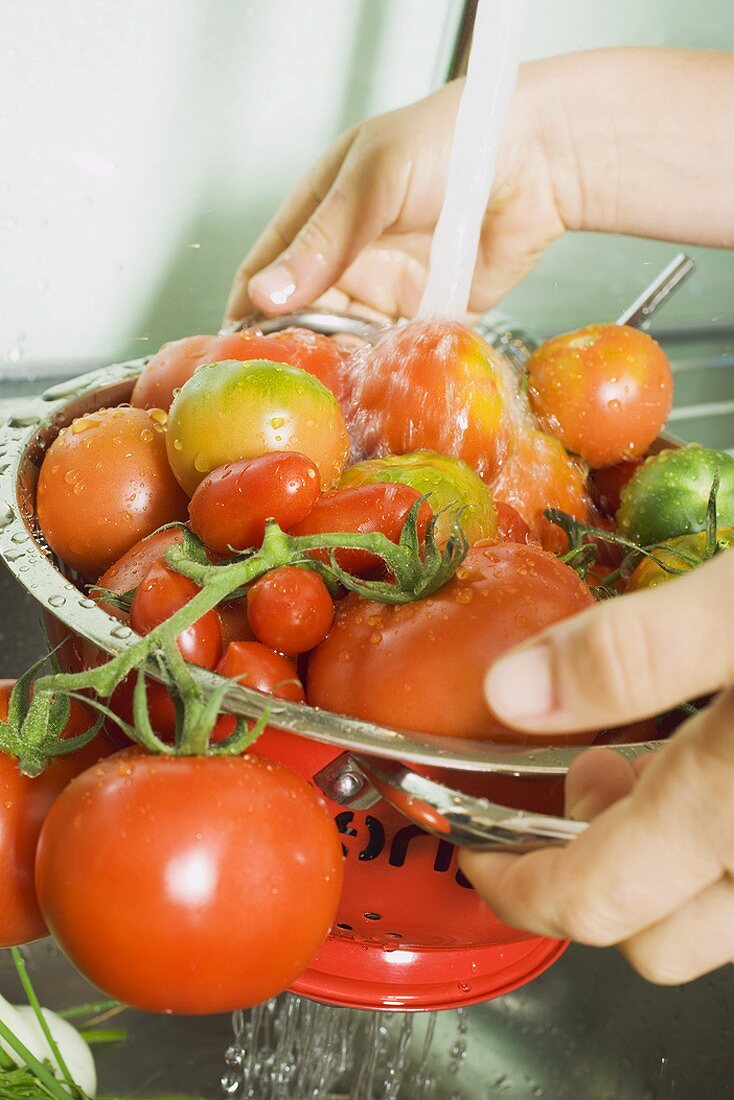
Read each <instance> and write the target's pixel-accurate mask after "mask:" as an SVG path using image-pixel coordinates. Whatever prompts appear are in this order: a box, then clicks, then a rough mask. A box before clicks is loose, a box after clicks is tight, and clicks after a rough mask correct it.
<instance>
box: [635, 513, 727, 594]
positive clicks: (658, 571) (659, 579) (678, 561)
mask: <svg viewBox="0 0 734 1100" xmlns="http://www.w3.org/2000/svg"><path fill="white" fill-rule="evenodd" d="M716 538H717V542H718V544H719V549H720V551H721V550H730V549H731V547H732V546H734V527H720V528H719V530H718V531H717V532H716ZM707 541H708V535H707V533H706V531H696V532H695V534H693V535H678V536H677V538H674V539H666V540H665V542H664V543H663V544H662V545H661V546H660V547H659V548H658V549H657V550H655V557H656V558H657V559H658V560H659V561H661V562H663V563H664V564H665V565H668V566H670V567H671V568H673V569H679V570H681V572H682V573H690V571H691V570H692V569H695V568H696V566H698V565H702V564H703V562H705V561H706V560H707V557H706V545H707ZM681 554H686V555H688V556H689V557H690V558H691V559H692V560H691V561H686V560H685V559H684V558H682V557H681V556H680V555H681ZM680 575H681V574H680V573H668V572H667V571H666V570H665V569H663V567H662V566H661V565H659V564H658V561H654V560H653V559H652V558H643V560H642V561H641V562H640V564H639V565H638V566H637V567H636V569H635V571H634V572H633V573H632V575H631V576H630V579H629V580H628V581H627V585H626V588H625V591H626V592H637V591H639V590H640V589H641V588H657V587H658V585H661V584H667V583H668V581H674V580H675V579H676V577H679V576H680Z"/></svg>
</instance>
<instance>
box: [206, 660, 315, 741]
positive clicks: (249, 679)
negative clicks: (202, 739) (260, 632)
mask: <svg viewBox="0 0 734 1100" xmlns="http://www.w3.org/2000/svg"><path fill="white" fill-rule="evenodd" d="M217 672H218V673H219V675H220V676H228V677H229V678H230V679H232V680H237V682H238V683H240V684H243V685H244V686H245V687H249V688H253V690H255V691H263V692H265V693H266V694H268V695H275V696H276V698H278V699H287V700H288V701H289V702H291V703H303V702H304V700H305V695H304V692H303V685H302V683H301V681H300V679H299V678H298V673H297V672H296V667H295V665H293V664H292V663H291V662H290V661H289V660H288V658H287V657H284V656H283V655H282V654H281V653H276V652H275V650H273V649H269V648H268V647H267V646H264V645H261V643H260V642H231V643H230V645H228V646H227V649H226V650H225V652H224V656H223V657H222V659H221V661H220V662H219V664H218V665H217ZM235 725H236V721H235V718H234V717H233V716H232V715H231V714H222V715H221V716H220V717H219V718H218V719H217V723H216V725H215V727H214V729H213V731H212V736H211V740H212V741H223V740H224V739H225V737H229V736H230V734H232V733H234V729H235Z"/></svg>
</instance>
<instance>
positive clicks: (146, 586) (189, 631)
mask: <svg viewBox="0 0 734 1100" xmlns="http://www.w3.org/2000/svg"><path fill="white" fill-rule="evenodd" d="M199 591H200V589H199V588H198V587H197V586H196V585H195V584H194V582H193V581H190V580H189V579H188V577H184V576H182V575H181V573H177V572H176V571H175V570H174V569H170V568H169V566H167V565H166V564H165V562H163V561H159V562H156V563H155V564H154V565H152V566H151V567H150V569H149V570H148V572H147V573H146V575H145V577H144V579H143V581H142V582H141V584H140V585H139V587H138V588H137V590H136V592H135V595H134V596H133V602H132V605H131V607H130V625H131V626H132V628H133V630H134V631H135V632H136V633H137V634H149V633H150V632H151V630H154V629H155V628H156V627H157V626H160V624H161V623H163V622H165V621H166V619H170V618H171V616H172V615H175V613H176V612H177V611H180V610H181V608H182V607H183V606H184V605H185V604H187V603H188V602H189V601H190V600H192V599H193V598H194V596H196V595H197V594H198V592H199ZM176 641H177V643H178V648H179V649H180V651H181V655H182V656H183V657H185V659H186V660H187V661H190V662H191V664H194V665H200V666H201V668H209V669H212V668H214V666H215V665H216V663H217V661H218V660H219V658H220V656H221V653H222V630H221V627H220V625H219V618H218V616H217V613H216V611H207V612H205V614H203V615H202V616H201V618H200V619H197V620H196V622H195V623H193V624H192V625H191V626H189V627H187V628H186V630H183V631H182V632H181V633H180V634H179V635H178V638H177V639H176Z"/></svg>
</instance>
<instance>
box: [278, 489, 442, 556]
mask: <svg viewBox="0 0 734 1100" xmlns="http://www.w3.org/2000/svg"><path fill="white" fill-rule="evenodd" d="M420 496H421V494H420V493H419V492H418V491H417V490H416V489H413V488H411V486H409V485H402V484H400V483H398V482H388V483H383V484H375V485H359V486H356V487H354V488H349V489H336V490H335V491H334V492H331V493H324V494H323V496H322V497H321V498H320V499H319V500H318V501H317V502H316V504H315V505H314V507H313V509H312V510H311V512H309V514H308V515H307V516H306V518H305V519H304V520H302V521H301V522H300V523H297V524H295V525H294V526H293V527H292V528H291V530H290V532H289V534H291V535H318V534H326V533H327V532H336V531H344V532H355V533H357V532H359V533H361V534H373V533H375V532H377V531H379V532H382V534H384V535H386V536H387V538H389V539H390V540H391V542H398V541H399V539H400V533H401V531H402V529H403V525H404V523H405V520H406V519H407V516H408V513H409V512H410V509H411V508H412V507H413V505H414V504H415V502H416V501H417V500H419V499H420ZM431 515H432V511H431V509H430V507H429V506H428V504H427V503H426V502H425V501H424V502H423V504H422V505H421V507H420V510H419V513H418V536H419V538H420V539H423V538H424V537H425V533H426V528H427V527H428V524H429V522H430V519H431ZM313 556H314V557H318V558H320V559H321V560H322V561H324V562H327V563H328V561H329V553H328V552H327V551H325V550H320V551H313ZM335 557H336V560H337V563H338V564H339V565H340V566H341V568H342V569H345V570H346V571H347V572H348V573H356V574H360V575H364V574H369V573H371V572H373V571H374V570H376V569H380V568H381V566H382V560H381V559H380V558H379V557H377V556H376V555H375V554H370V553H368V552H367V551H366V550H349V549H339V550H337V551H336V553H335Z"/></svg>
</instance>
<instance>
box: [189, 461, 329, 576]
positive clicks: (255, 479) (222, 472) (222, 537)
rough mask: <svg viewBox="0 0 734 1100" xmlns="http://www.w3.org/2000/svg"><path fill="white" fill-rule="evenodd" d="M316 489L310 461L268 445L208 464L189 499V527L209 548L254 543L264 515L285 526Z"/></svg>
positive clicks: (303, 512)
mask: <svg viewBox="0 0 734 1100" xmlns="http://www.w3.org/2000/svg"><path fill="white" fill-rule="evenodd" d="M320 493H321V477H320V474H319V470H318V467H317V465H316V463H315V462H312V461H311V459H310V458H306V456H305V455H302V454H298V453H297V452H296V451H273V452H271V453H270V454H264V455H260V456H259V457H258V458H252V459H241V460H240V461H239V462H230V463H228V464H227V465H226V466H220V467H218V468H217V469H216V470H212V472H211V473H210V474H207V476H206V477H205V478H204V480H203V481H202V482H201V483H200V484H199V485H198V487H197V489H196V491H195V493H194V495H193V496H192V498H191V500H190V502H189V517H190V520H191V528H192V530H193V531H195V532H196V534H197V535H198V536H199V538H200V539H201V540H202V542H204V543H206V545H207V546H208V547H210V548H211V549H212V550H217V551H219V553H220V554H226V553H228V552H229V550H230V549H231V548H233V547H234V548H236V549H242V550H244V549H247V548H248V547H250V546H259V545H260V543H261V542H262V539H263V533H264V531H265V521H266V520H268V519H274V520H275V521H276V523H277V524H278V525H279V526H280V527H281V528H282V529H283V530H284V531H287V530H288V528H289V527H292V526H293V524H294V523H298V522H299V521H300V520H302V519H305V518H306V516H307V515H308V513H309V512H310V511H311V509H312V508H313V506H314V505H315V503H316V501H317V500H318V498H319V495H320Z"/></svg>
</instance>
